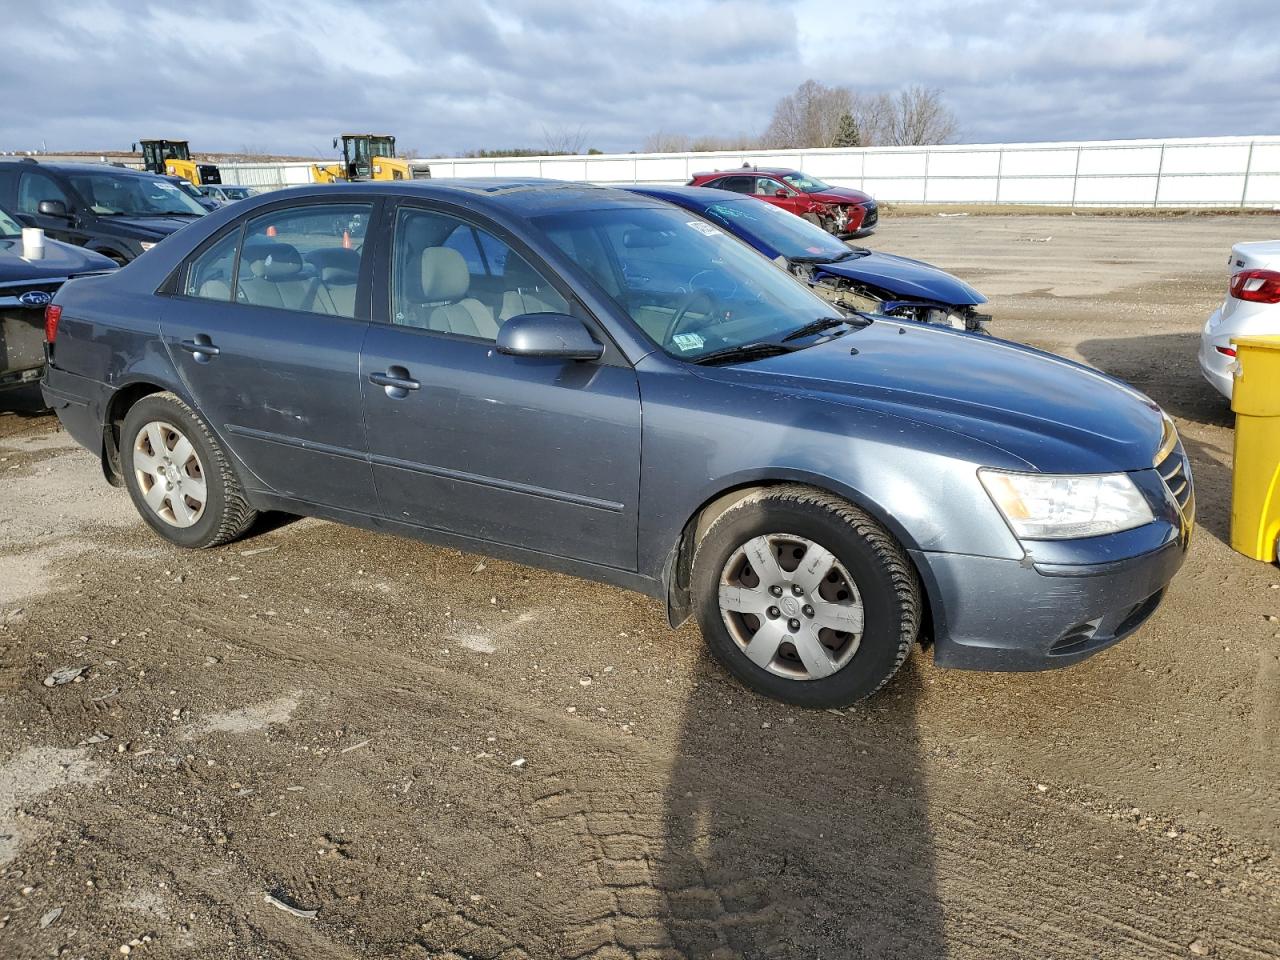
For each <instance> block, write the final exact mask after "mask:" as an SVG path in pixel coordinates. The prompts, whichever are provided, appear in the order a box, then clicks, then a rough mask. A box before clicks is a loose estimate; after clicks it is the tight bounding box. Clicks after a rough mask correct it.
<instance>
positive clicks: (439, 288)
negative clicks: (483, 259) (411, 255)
mask: <svg viewBox="0 0 1280 960" xmlns="http://www.w3.org/2000/svg"><path fill="white" fill-rule="evenodd" d="M469 286H471V274H470V273H468V272H467V261H465V260H463V259H462V254H460V253H459V252H458V251H457V250H452V249H450V248H449V247H427V249H425V250H423V251H422V296H423V299H424V300H426V301H427V303H441V302H443V301H445V300H461V299H462V298H463V297H465V296H466V295H467V288H468V287H469Z"/></svg>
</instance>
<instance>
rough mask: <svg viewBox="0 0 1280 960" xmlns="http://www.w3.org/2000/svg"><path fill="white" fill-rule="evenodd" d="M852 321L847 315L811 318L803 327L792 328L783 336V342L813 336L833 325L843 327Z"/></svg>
mask: <svg viewBox="0 0 1280 960" xmlns="http://www.w3.org/2000/svg"><path fill="white" fill-rule="evenodd" d="M850 322H851V321H850V320H849V319H848V318H846V317H819V318H818V319H817V320H810V321H809V322H808V323H806V324H805V325H804V326H803V327H799V328H797V329H795V330H792V331H791V332H790V333H788V334H787V335H786V336H785V337H783V338H782V342H783V343H789V342H791V341H792V340H799V339H800V338H801V337H811V336H813V335H814V334H815V333H821V332H822V331H823V330H830V329H831V328H832V327H843V326H844V325H845V324H847V323H850Z"/></svg>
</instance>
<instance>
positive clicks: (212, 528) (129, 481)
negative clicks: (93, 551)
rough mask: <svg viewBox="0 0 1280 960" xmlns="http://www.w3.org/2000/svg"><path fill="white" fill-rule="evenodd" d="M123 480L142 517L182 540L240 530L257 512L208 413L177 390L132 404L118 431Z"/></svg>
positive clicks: (198, 542)
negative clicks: (200, 411)
mask: <svg viewBox="0 0 1280 960" xmlns="http://www.w3.org/2000/svg"><path fill="white" fill-rule="evenodd" d="M120 433H121V436H120V461H121V466H122V467H123V469H124V480H125V486H126V487H127V488H128V490H129V496H130V497H131V498H132V499H133V504H134V506H135V507H137V510H138V513H140V514H141V515H142V519H144V520H146V521H147V523H148V524H149V525H150V526H151V529H153V530H154V531H155V532H156V533H158V534H160V536H162V537H164V538H165V539H166V540H168V541H169V542H170V543H175V544H177V545H178V546H180V547H192V548H202V547H215V546H218V545H219V544H223V543H229V542H230V541H232V540H235V539H236V538H237V537H239V536H241V535H242V534H243V533H244V532H245V531H246V530H248V529H249V527H250V525H252V523H253V521H254V518H255V517H256V516H257V511H255V510H254V509H253V508H252V507H250V506H249V504H248V501H247V500H246V499H245V496H244V491H243V489H241V486H240V481H239V479H238V478H237V477H236V475H235V472H234V471H233V470H232V468H231V463H230V461H229V460H228V459H227V456H226V454H225V453H224V452H223V450H222V448H221V446H219V444H218V441H217V439H216V438H215V437H214V435H213V433H212V431H211V430H210V429H209V427H208V425H207V424H206V423H205V422H204V420H203V419H202V418H201V417H200V415H199V414H197V413H196V412H195V411H194V410H192V409H191V408H190V407H189V406H187V405H186V404H185V403H183V402H182V400H181V399H180V398H179V397H177V396H175V395H174V394H172V393H155V394H151V395H150V396H147V397H143V398H142V399H141V400H139V401H138V402H137V403H135V404H134V405H133V406H132V407H131V408H130V409H129V412H128V414H127V415H126V416H125V418H124V425H123V427H122V429H121V431H120Z"/></svg>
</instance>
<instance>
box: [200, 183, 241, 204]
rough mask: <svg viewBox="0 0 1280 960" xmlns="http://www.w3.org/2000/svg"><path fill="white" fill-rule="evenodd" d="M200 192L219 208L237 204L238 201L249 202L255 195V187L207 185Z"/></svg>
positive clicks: (232, 184)
mask: <svg viewBox="0 0 1280 960" xmlns="http://www.w3.org/2000/svg"><path fill="white" fill-rule="evenodd" d="M200 190H201V192H203V193H204V195H205V196H206V197H208V198H209V199H210V200H213V201H214V202H215V203H217V204H218V205H219V206H222V205H224V204H228V203H235V202H236V201H237V200H248V199H249V198H250V197H252V196H253V195H254V190H253V187H242V186H240V185H239V184H235V183H206V184H205V185H204V186H202V187H201V188H200Z"/></svg>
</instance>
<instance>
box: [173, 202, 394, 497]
mask: <svg viewBox="0 0 1280 960" xmlns="http://www.w3.org/2000/svg"><path fill="white" fill-rule="evenodd" d="M371 213H372V205H371V204H369V203H332V202H326V203H321V204H317V203H311V204H300V205H294V206H292V207H286V208H283V209H276V210H273V211H271V212H269V213H265V214H262V215H260V216H258V217H256V218H254V219H253V220H250V221H249V222H248V223H247V224H246V225H245V226H244V228H243V230H241V229H240V228H233V229H232V230H231V232H230V233H227V234H225V235H223V236H222V237H220V238H219V239H217V240H216V241H215V242H214V243H213V244H212V245H210V246H207V247H206V248H205V249H204V250H203V251H201V252H198V253H197V255H196V256H195V257H194V258H193V259H192V262H191V264H190V265H189V267H188V268H187V271H186V274H185V277H184V278H183V286H182V289H181V292H180V295H179V296H177V297H175V298H174V299H173V300H172V301H171V302H170V303H169V304H167V305H166V307H165V309H164V314H163V316H162V318H161V328H162V331H163V334H164V340H165V346H166V348H167V350H168V352H169V356H170V357H171V358H172V360H173V363H174V365H175V366H176V367H177V369H178V371H179V373H180V375H181V377H182V380H183V383H184V384H185V385H186V387H187V390H188V391H189V392H190V395H191V396H192V398H193V399H194V400H195V402H196V405H197V406H198V408H199V409H200V411H201V412H202V413H203V415H204V416H205V417H206V418H207V419H208V420H209V421H210V422H211V423H212V425H213V426H214V428H215V429H217V430H220V431H222V432H223V439H224V440H225V441H226V443H227V444H228V445H229V446H230V447H231V449H232V450H233V451H234V452H235V454H236V455H237V456H238V457H239V458H240V459H241V460H242V461H243V462H244V464H245V466H246V467H248V469H249V470H250V471H251V472H252V473H253V475H254V476H255V477H256V478H257V487H258V488H259V489H266V490H268V491H271V492H274V493H277V494H280V495H281V496H285V497H290V498H293V499H297V500H303V501H307V502H310V503H317V504H327V505H332V506H338V507H344V508H349V509H353V510H355V511H357V512H362V513H366V514H369V515H376V513H377V506H376V499H375V496H374V493H373V483H372V474H371V469H370V466H369V463H368V459H367V451H366V449H365V444H364V422H363V417H362V414H361V409H360V402H361V400H360V348H361V345H362V343H363V341H364V338H365V334H366V332H367V331H368V328H369V321H368V310H367V307H366V306H365V304H366V303H367V298H366V299H365V300H361V299H360V297H359V296H358V292H359V291H360V290H361V289H362V288H361V286H360V281H361V276H362V261H363V257H362V249H361V247H362V239H361V238H360V237H359V236H357V237H355V238H354V239H353V237H352V229H351V225H352V224H353V222H356V221H357V220H362V222H365V223H367V222H368V220H369V216H370V214H371ZM365 283H366V284H367V280H366V281H365Z"/></svg>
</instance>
